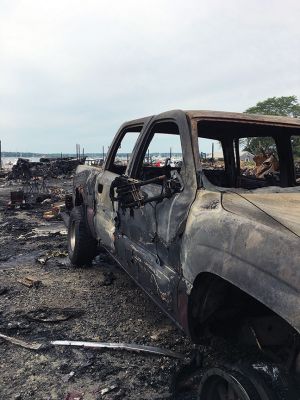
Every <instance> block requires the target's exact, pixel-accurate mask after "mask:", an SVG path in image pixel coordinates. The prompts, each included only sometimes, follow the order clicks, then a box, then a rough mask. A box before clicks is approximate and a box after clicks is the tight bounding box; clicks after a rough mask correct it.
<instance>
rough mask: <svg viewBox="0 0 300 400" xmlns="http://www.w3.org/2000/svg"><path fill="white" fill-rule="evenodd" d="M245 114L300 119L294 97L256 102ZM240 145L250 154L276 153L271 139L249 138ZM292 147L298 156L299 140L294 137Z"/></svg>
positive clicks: (299, 108)
mask: <svg viewBox="0 0 300 400" xmlns="http://www.w3.org/2000/svg"><path fill="white" fill-rule="evenodd" d="M245 113H248V114H262V115H281V116H285V117H293V118H298V117H300V104H299V102H298V99H297V97H296V96H282V97H270V98H268V99H266V100H264V101H260V102H258V103H257V104H256V105H255V106H254V107H250V108H248V109H247V110H246V111H245ZM242 145H243V147H244V150H245V151H249V152H250V153H251V154H259V153H263V152H265V153H274V152H276V146H275V143H274V140H273V139H272V138H267V137H266V138H259V137H249V138H245V139H244V140H243V141H242ZM292 145H293V150H294V154H295V155H297V156H298V155H299V154H300V138H299V137H294V138H293V141H292Z"/></svg>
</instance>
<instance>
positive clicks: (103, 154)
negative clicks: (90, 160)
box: [102, 146, 104, 162]
mask: <svg viewBox="0 0 300 400" xmlns="http://www.w3.org/2000/svg"><path fill="white" fill-rule="evenodd" d="M102 155H103V162H104V146H102Z"/></svg>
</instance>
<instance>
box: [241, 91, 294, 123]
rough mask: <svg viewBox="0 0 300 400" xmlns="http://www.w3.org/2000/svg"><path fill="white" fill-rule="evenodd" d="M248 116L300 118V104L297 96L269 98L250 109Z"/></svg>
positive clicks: (247, 111)
mask: <svg viewBox="0 0 300 400" xmlns="http://www.w3.org/2000/svg"><path fill="white" fill-rule="evenodd" d="M245 112H246V113H248V114H263V115H282V116H285V117H294V118H297V117H300V104H299V103H298V99H297V97H296V96H282V97H269V98H268V99H267V100H264V101H260V102H258V103H257V104H256V105H255V106H254V107H250V108H248V109H247V110H246V111H245Z"/></svg>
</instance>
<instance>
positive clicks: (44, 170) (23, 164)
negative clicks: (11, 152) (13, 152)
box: [7, 157, 85, 180]
mask: <svg viewBox="0 0 300 400" xmlns="http://www.w3.org/2000/svg"><path fill="white" fill-rule="evenodd" d="M84 163H85V158H81V159H77V158H69V157H68V158H52V159H51V158H41V159H40V161H39V162H31V161H29V160H27V159H25V158H19V159H18V161H17V164H16V165H14V166H13V168H12V171H11V172H10V173H9V175H8V177H7V179H9V180H14V179H21V180H29V179H31V178H32V177H37V176H40V177H48V178H57V177H58V176H70V175H71V174H72V173H73V172H74V170H75V169H76V167H77V166H78V165H80V164H84Z"/></svg>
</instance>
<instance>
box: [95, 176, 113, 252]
mask: <svg viewBox="0 0 300 400" xmlns="http://www.w3.org/2000/svg"><path fill="white" fill-rule="evenodd" d="M117 176H118V175H117V174H114V173H113V172H110V171H104V172H103V173H102V174H101V175H98V176H97V179H96V184H95V197H96V214H95V217H94V225H95V230H96V236H97V240H99V241H100V243H101V244H102V245H103V246H105V247H106V248H107V249H109V250H110V251H112V252H114V232H115V218H116V216H117V213H116V211H115V209H114V204H113V203H112V201H111V199H110V187H111V184H112V182H113V181H114V180H115V178H116V177H117Z"/></svg>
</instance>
